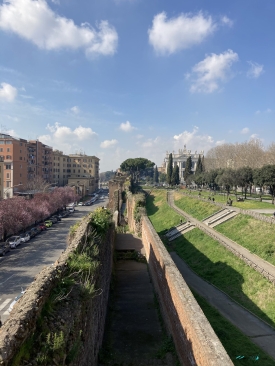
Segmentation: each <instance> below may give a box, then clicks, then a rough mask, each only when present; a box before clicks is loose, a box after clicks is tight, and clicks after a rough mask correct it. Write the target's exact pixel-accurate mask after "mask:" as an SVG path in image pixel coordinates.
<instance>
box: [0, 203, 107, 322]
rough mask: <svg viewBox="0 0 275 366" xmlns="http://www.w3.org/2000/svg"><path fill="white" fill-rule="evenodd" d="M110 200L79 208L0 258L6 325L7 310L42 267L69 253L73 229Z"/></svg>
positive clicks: (1, 308)
mask: <svg viewBox="0 0 275 366" xmlns="http://www.w3.org/2000/svg"><path fill="white" fill-rule="evenodd" d="M107 202H108V199H107V197H106V198H104V199H99V200H98V201H97V202H96V203H95V204H94V205H92V206H77V207H76V210H75V212H74V213H73V214H71V215H70V216H68V217H66V218H64V219H62V221H60V222H58V223H57V224H54V225H53V226H52V227H51V228H49V229H48V230H46V231H43V232H41V233H40V234H39V235H37V236H36V237H35V238H33V239H31V240H30V241H29V242H28V243H22V244H21V245H20V246H18V247H17V248H16V249H13V250H11V251H10V252H8V253H7V254H6V256H5V257H0V268H1V271H0V316H1V319H2V322H4V321H5V320H6V319H7V318H8V316H9V313H8V307H9V305H10V303H11V302H12V301H13V300H14V298H15V296H17V295H18V294H19V293H20V292H21V288H23V289H26V287H28V286H29V284H30V283H31V282H32V281H33V279H34V277H35V276H36V275H37V274H38V273H39V272H40V271H41V270H42V268H43V267H45V266H49V265H51V264H52V263H54V262H55V261H56V259H57V258H59V256H60V255H61V253H62V252H63V251H64V249H66V246H67V242H66V240H67V236H68V233H69V228H70V226H72V225H74V224H75V222H76V221H78V220H80V219H81V218H82V217H83V216H85V215H86V214H87V213H88V212H91V211H93V210H95V209H96V208H97V207H100V206H105V205H106V204H107Z"/></svg>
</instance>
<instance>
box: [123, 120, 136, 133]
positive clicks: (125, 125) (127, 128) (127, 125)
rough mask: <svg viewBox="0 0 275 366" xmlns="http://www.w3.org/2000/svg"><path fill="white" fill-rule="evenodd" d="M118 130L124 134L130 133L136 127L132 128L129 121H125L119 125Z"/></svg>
mask: <svg viewBox="0 0 275 366" xmlns="http://www.w3.org/2000/svg"><path fill="white" fill-rule="evenodd" d="M119 129H120V130H122V131H124V132H130V131H132V130H136V127H134V126H132V125H131V123H130V122H129V121H126V122H125V123H123V122H122V123H121V124H120V126H119Z"/></svg>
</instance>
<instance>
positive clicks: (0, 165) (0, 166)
mask: <svg viewBox="0 0 275 366" xmlns="http://www.w3.org/2000/svg"><path fill="white" fill-rule="evenodd" d="M3 182H4V158H3V157H0V200H1V199H2V198H3V191H4V186H3Z"/></svg>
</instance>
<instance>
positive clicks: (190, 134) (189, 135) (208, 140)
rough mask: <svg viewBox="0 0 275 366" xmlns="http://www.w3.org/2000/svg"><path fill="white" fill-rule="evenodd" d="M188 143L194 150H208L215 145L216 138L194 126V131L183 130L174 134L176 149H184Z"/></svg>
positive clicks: (188, 146) (189, 147)
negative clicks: (200, 131) (201, 132)
mask: <svg viewBox="0 0 275 366" xmlns="http://www.w3.org/2000/svg"><path fill="white" fill-rule="evenodd" d="M184 145H186V146H187V148H188V149H190V150H192V151H196V150H197V151H198V152H200V151H201V150H204V151H207V150H209V149H211V147H213V146H214V139H213V137H212V136H210V135H206V134H200V133H199V128H198V127H197V126H194V128H193V130H192V131H183V132H182V133H180V134H179V135H175V136H174V149H175V150H176V149H182V148H183V146H184Z"/></svg>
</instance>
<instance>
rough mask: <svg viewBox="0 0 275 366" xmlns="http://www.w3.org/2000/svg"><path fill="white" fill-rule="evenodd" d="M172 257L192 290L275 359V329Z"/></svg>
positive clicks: (174, 254)
mask: <svg viewBox="0 0 275 366" xmlns="http://www.w3.org/2000/svg"><path fill="white" fill-rule="evenodd" d="M170 255H171V257H172V259H173V261H174V262H175V264H176V266H177V267H178V270H179V271H180V273H181V274H182V277H183V278H184V280H185V281H186V283H187V285H188V286H189V287H190V288H192V289H194V291H195V292H197V293H198V294H199V295H201V296H202V297H204V298H205V300H206V301H207V302H208V303H209V304H210V305H211V306H213V307H214V308H216V309H217V310H218V311H219V313H220V314H221V315H222V316H223V317H224V318H226V319H227V320H229V321H230V322H231V323H232V324H233V325H234V326H235V327H236V328H238V329H239V330H240V331H241V332H242V333H244V334H245V335H247V336H248V337H249V338H250V339H251V340H252V342H254V343H255V344H257V345H258V346H259V347H260V348H262V349H263V350H264V351H265V352H266V353H267V354H269V355H270V356H271V357H273V358H274V359H275V347H274V344H275V329H274V328H272V327H271V326H269V325H268V324H267V323H265V322H263V321H262V320H260V319H259V318H258V317H256V316H255V315H253V314H252V313H250V312H249V311H248V310H246V309H245V308H243V307H242V306H241V305H239V304H238V303H236V302H235V301H234V300H232V299H231V298H230V297H229V296H227V295H226V294H225V293H224V292H222V291H220V290H219V289H217V288H216V287H214V286H212V285H211V284H209V283H208V282H206V281H204V280H203V279H202V278H201V277H199V276H198V275H197V274H195V273H194V272H193V271H192V270H191V269H190V267H189V266H188V265H187V264H186V263H185V262H184V261H183V260H182V259H181V258H180V257H179V256H178V255H177V254H176V253H175V252H171V253H170ZM274 362H275V361H274Z"/></svg>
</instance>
